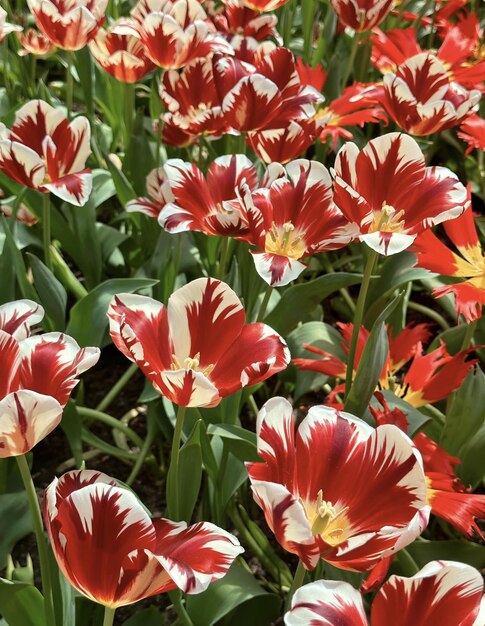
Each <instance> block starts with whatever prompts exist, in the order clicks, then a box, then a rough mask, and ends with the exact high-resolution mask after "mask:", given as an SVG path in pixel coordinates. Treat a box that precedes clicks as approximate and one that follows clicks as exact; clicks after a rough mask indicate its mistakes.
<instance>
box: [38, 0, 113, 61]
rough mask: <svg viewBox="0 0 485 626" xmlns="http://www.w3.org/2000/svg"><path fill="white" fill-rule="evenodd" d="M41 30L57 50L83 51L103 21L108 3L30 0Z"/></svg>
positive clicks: (91, 0) (97, 1) (76, 0)
mask: <svg viewBox="0 0 485 626" xmlns="http://www.w3.org/2000/svg"><path fill="white" fill-rule="evenodd" d="M27 3H28V5H29V9H30V10H31V11H32V13H33V14H34V17H35V21H36V22H37V26H38V27H39V30H41V31H42V32H43V33H44V35H45V36H46V37H47V38H48V39H49V40H50V41H51V42H52V43H53V44H54V45H55V46H57V47H58V48H61V49H63V50H80V49H81V48H84V46H85V45H86V44H87V43H88V42H89V41H91V39H93V37H94V36H95V35H96V33H97V32H98V30H99V28H100V27H101V26H102V24H103V22H104V13H105V11H106V7H107V5H108V0H27Z"/></svg>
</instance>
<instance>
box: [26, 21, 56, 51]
mask: <svg viewBox="0 0 485 626" xmlns="http://www.w3.org/2000/svg"><path fill="white" fill-rule="evenodd" d="M18 38H19V42H20V45H21V46H22V48H21V49H20V50H19V51H18V55H19V56H21V57H24V56H27V55H28V54H33V55H35V56H44V55H47V54H50V53H52V52H54V50H55V46H54V45H53V44H52V42H51V41H50V39H48V38H47V37H46V36H45V35H43V34H42V33H41V32H39V31H38V30H35V29H34V28H29V29H28V30H26V31H25V32H23V33H19V34H18Z"/></svg>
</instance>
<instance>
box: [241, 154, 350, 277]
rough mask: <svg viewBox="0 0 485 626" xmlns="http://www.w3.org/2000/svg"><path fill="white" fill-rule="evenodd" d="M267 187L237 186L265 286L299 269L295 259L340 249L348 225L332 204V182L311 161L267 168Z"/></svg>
mask: <svg viewBox="0 0 485 626" xmlns="http://www.w3.org/2000/svg"><path fill="white" fill-rule="evenodd" d="M268 176H269V181H268V184H267V188H262V189H257V190H256V191H251V190H250V189H249V187H248V186H247V185H246V186H243V193H242V197H241V202H242V204H243V206H244V209H245V214H246V219H247V223H248V229H249V233H248V234H247V235H245V236H242V237H241V238H242V239H244V240H245V241H248V242H249V243H250V244H253V245H254V246H256V251H252V252H251V254H252V255H253V258H254V263H255V265H256V271H257V272H258V274H259V275H260V276H261V278H263V279H264V280H265V281H266V282H267V283H268V284H270V285H272V286H273V287H274V286H282V285H287V284H288V283H289V282H291V281H292V280H294V279H295V278H296V277H297V276H299V275H300V274H301V272H302V271H303V270H304V269H305V267H306V266H305V265H304V264H303V263H302V262H301V260H300V259H303V258H304V257H307V256H310V255H312V254H317V253H318V252H321V251H322V250H336V249H338V248H342V247H343V246H345V245H346V244H347V243H349V241H350V240H351V239H352V235H353V230H354V229H353V228H352V227H351V226H350V225H349V223H348V222H347V220H346V219H345V218H344V216H343V215H342V213H341V212H340V211H339V210H338V209H337V208H336V206H335V204H334V203H333V193H332V180H331V178H330V174H329V172H328V170H327V169H326V168H325V167H324V166H323V165H322V164H321V163H318V162H317V161H307V160H306V159H298V160H296V161H292V162H290V163H288V164H287V166H286V168H285V169H283V168H282V167H281V166H279V167H278V164H274V165H273V166H272V167H271V166H270V168H269V170H268Z"/></svg>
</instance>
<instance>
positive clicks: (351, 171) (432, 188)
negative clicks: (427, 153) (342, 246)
mask: <svg viewBox="0 0 485 626" xmlns="http://www.w3.org/2000/svg"><path fill="white" fill-rule="evenodd" d="M332 173H333V176H334V179H335V181H334V183H335V188H334V200H335V204H336V205H337V206H338V207H339V209H340V210H341V211H342V213H343V214H344V215H345V217H346V218H347V219H348V220H349V222H352V223H354V224H356V226H357V229H358V236H359V239H360V240H361V241H363V242H365V243H366V244H367V245H368V246H369V247H371V248H372V249H373V250H375V251H376V252H379V253H380V254H385V255H389V254H396V253H397V252H401V251H402V250H405V249H406V248H408V247H409V246H410V245H411V244H412V243H413V241H414V239H415V238H416V236H417V235H418V234H419V233H420V232H422V231H424V230H426V229H427V228H430V227H431V226H433V225H435V224H439V223H441V222H444V221H445V220H450V219H453V218H455V217H458V215H460V214H461V213H462V212H463V211H464V210H465V208H466V206H468V203H469V200H468V199H467V193H466V189H465V187H464V186H463V185H462V184H461V183H460V181H459V180H458V178H457V177H456V175H455V174H454V173H453V172H451V171H450V170H448V169H447V168H444V167H426V164H425V160H424V155H423V153H422V152H421V149H420V147H419V146H418V144H417V143H416V141H415V140H414V139H413V138H412V137H410V136H409V135H404V134H402V133H388V134H386V135H382V136H381V137H377V138H376V139H372V140H371V141H369V143H368V144H367V145H366V146H365V147H364V148H363V149H362V150H359V149H358V147H357V146H356V145H355V144H354V143H352V142H348V143H346V144H345V145H344V146H343V147H342V148H341V150H339V152H338V154H337V158H336V161H335V169H334V170H333V172H332Z"/></svg>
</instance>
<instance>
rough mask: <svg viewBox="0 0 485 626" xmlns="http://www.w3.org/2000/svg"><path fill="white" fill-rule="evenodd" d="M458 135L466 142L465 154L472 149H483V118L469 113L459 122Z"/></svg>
mask: <svg viewBox="0 0 485 626" xmlns="http://www.w3.org/2000/svg"><path fill="white" fill-rule="evenodd" d="M458 137H460V139H463V141H464V142H466V143H467V144H468V148H467V149H466V150H465V156H466V155H467V154H470V152H471V151H472V150H473V149H476V150H481V151H482V152H483V151H485V120H484V119H483V118H482V117H480V116H479V115H475V114H473V115H469V116H468V117H466V118H465V120H464V121H463V122H462V123H461V125H460V130H459V131H458Z"/></svg>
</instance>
